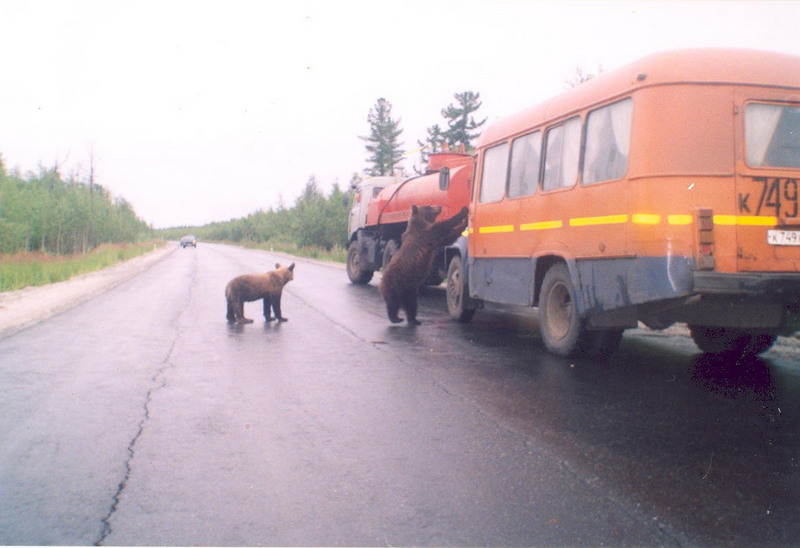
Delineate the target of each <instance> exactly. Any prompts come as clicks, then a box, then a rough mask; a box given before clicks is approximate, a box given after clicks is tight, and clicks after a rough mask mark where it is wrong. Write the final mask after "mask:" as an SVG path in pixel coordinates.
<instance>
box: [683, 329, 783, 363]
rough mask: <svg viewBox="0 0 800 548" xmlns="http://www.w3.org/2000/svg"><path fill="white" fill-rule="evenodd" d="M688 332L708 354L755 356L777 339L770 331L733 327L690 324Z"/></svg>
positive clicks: (770, 346) (764, 350) (768, 347)
mask: <svg viewBox="0 0 800 548" xmlns="http://www.w3.org/2000/svg"><path fill="white" fill-rule="evenodd" d="M689 332H690V333H691V334H692V339H694V342H695V344H696V345H697V346H698V347H700V350H702V351H703V352H708V353H709V354H737V355H750V356H755V355H756V354H761V353H763V352H766V351H767V350H769V349H770V348H772V345H773V344H775V341H776V340H777V339H778V337H777V335H773V334H771V333H765V332H754V331H747V330H744V329H738V328H733V327H711V326H707V325H690V326H689Z"/></svg>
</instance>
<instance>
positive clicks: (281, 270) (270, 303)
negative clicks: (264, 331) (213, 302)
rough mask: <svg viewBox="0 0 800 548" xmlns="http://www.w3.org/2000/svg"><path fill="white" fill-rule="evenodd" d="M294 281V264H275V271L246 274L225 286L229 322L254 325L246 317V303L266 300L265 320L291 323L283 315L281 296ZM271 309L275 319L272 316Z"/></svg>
mask: <svg viewBox="0 0 800 548" xmlns="http://www.w3.org/2000/svg"><path fill="white" fill-rule="evenodd" d="M293 279H294V263H292V264H290V265H289V266H281V265H280V264H275V270H272V271H270V272H266V273H264V274H245V275H243V276H238V277H236V278H234V279H232V280H231V281H230V282H228V285H227V286H225V299H226V300H227V301H228V315H227V316H226V317H227V318H228V321H229V322H239V323H253V320H250V319H247V318H245V317H244V303H245V302H250V301H257V300H258V299H264V318H265V319H266V321H268V322H271V321H272V320H273V319H275V320H278V321H279V322H286V321H289V318H284V317H283V316H282V315H281V295H282V294H283V286H285V285H286V284H287V283H289V282H290V281H292V280H293ZM270 307H272V310H273V311H274V312H275V318H272V316H271V315H270Z"/></svg>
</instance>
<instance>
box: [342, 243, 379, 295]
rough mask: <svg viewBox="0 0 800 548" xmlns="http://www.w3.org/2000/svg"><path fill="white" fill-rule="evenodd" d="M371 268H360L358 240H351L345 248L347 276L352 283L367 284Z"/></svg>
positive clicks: (370, 277) (370, 276)
mask: <svg viewBox="0 0 800 548" xmlns="http://www.w3.org/2000/svg"><path fill="white" fill-rule="evenodd" d="M372 274H373V271H372V270H361V251H360V250H359V249H358V242H352V243H351V244H350V247H348V248H347V277H348V278H350V281H351V282H353V283H354V284H360V285H364V284H368V283H369V281H370V280H371V279H372Z"/></svg>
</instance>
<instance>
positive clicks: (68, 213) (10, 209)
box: [0, 156, 153, 254]
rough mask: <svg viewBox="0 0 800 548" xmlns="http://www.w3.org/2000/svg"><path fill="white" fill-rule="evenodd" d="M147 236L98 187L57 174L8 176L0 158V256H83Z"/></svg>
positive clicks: (125, 206) (124, 205)
mask: <svg viewBox="0 0 800 548" xmlns="http://www.w3.org/2000/svg"><path fill="white" fill-rule="evenodd" d="M152 233H153V231H152V230H151V229H150V227H149V226H148V225H147V223H145V222H144V221H143V220H141V219H139V218H138V217H137V216H136V213H135V212H134V210H133V208H132V207H131V205H130V204H129V203H128V202H126V201H125V200H124V199H119V198H118V199H115V198H113V197H112V196H111V194H110V193H109V192H108V191H107V190H106V189H105V188H103V187H102V186H100V185H90V184H88V183H85V182H81V181H77V180H73V179H71V178H68V179H67V180H64V179H63V178H62V177H61V175H60V174H59V172H58V170H57V169H45V168H40V169H39V172H38V173H35V174H34V173H30V174H28V175H26V176H24V177H23V176H21V175H20V174H19V173H18V172H12V173H9V172H8V171H7V170H6V168H5V164H4V162H3V159H2V156H0V253H18V252H26V251H39V252H45V253H56V254H75V253H86V252H88V251H91V250H92V249H94V248H96V247H97V246H99V245H101V244H104V243H111V242H113V243H134V242H138V241H142V240H143V239H146V238H149V237H151V236H152Z"/></svg>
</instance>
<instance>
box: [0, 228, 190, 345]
mask: <svg viewBox="0 0 800 548" xmlns="http://www.w3.org/2000/svg"><path fill="white" fill-rule="evenodd" d="M176 249H178V245H177V244H176V243H175V242H169V243H167V245H164V246H162V247H159V248H158V249H155V250H153V251H151V252H149V253H145V254H144V255H140V256H138V257H134V258H132V259H128V260H126V261H122V262H121V263H118V264H116V265H114V266H110V267H108V268H104V269H103V270H97V271H95V272H89V273H88V274H81V275H80V276H75V277H74V278H70V279H69V280H65V281H63V282H57V283H52V284H48V285H42V286H31V287H26V288H23V289H18V290H16V291H4V292H0V338H1V337H7V336H9V335H12V334H14V333H16V332H18V331H21V330H23V329H25V328H27V327H30V326H32V325H34V324H36V323H39V322H40V321H42V320H44V319H46V318H49V317H50V316H53V315H55V314H59V313H61V312H64V311H65V310H69V309H70V308H73V307H75V306H77V305H79V304H81V303H82V302H85V301H87V300H89V299H91V298H92V297H94V296H96V295H99V294H100V293H103V292H104V291H108V290H109V289H111V288H113V287H115V286H117V285H119V284H120V283H122V282H124V281H126V280H129V279H130V278H132V277H134V276H136V275H137V274H139V273H141V272H143V271H145V270H147V269H148V268H150V267H151V266H152V265H154V264H155V263H156V262H158V261H160V260H161V259H163V258H165V257H166V256H167V255H169V254H170V253H172V252H173V251H175V250H176Z"/></svg>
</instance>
